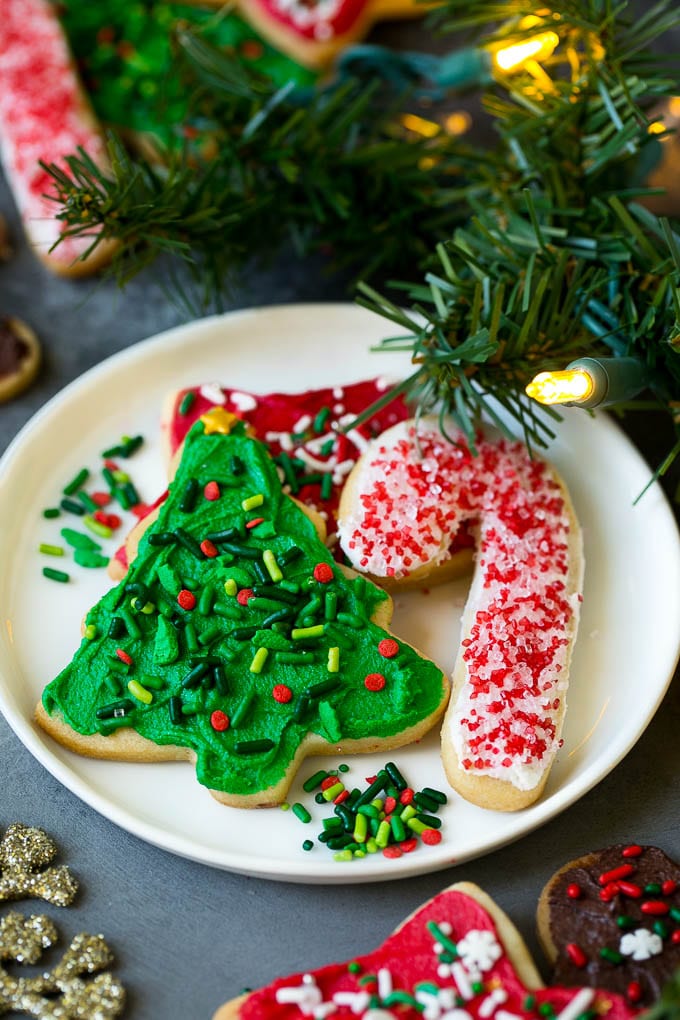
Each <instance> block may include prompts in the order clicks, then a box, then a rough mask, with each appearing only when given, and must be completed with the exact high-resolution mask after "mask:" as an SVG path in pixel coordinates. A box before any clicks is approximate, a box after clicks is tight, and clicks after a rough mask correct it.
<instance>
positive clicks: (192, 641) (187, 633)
mask: <svg viewBox="0 0 680 1020" xmlns="http://www.w3.org/2000/svg"><path fill="white" fill-rule="evenodd" d="M184 641H185V644H186V646H187V651H188V652H191V653H194V652H197V651H198V638H197V637H196V628H195V627H194V625H193V623H192V622H191V620H187V621H186V622H185V624H184Z"/></svg>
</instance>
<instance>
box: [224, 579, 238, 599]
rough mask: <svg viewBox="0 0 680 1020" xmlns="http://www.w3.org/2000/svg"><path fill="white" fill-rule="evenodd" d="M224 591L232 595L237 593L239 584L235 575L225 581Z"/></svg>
mask: <svg viewBox="0 0 680 1020" xmlns="http://www.w3.org/2000/svg"><path fill="white" fill-rule="evenodd" d="M224 591H225V594H227V595H230V596H232V597H233V596H234V595H236V594H237V592H238V585H237V583H236V581H235V580H234V578H233V577H229V578H227V580H226V581H225V582H224Z"/></svg>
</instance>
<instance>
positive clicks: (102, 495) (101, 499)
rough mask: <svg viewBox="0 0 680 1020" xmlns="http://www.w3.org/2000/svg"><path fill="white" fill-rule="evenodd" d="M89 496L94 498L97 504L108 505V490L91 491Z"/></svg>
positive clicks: (109, 499)
mask: <svg viewBox="0 0 680 1020" xmlns="http://www.w3.org/2000/svg"><path fill="white" fill-rule="evenodd" d="M90 498H91V499H92V500H94V502H95V503H96V504H97V506H108V505H109V503H110V502H111V498H112V497H111V496H110V495H109V493H108V492H91V493H90Z"/></svg>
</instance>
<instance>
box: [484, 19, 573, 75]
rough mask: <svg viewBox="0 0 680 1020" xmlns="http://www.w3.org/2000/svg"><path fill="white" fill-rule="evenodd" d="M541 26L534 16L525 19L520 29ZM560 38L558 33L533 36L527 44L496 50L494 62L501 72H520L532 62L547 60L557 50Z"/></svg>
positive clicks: (502, 47)
mask: <svg viewBox="0 0 680 1020" xmlns="http://www.w3.org/2000/svg"><path fill="white" fill-rule="evenodd" d="M538 24H540V19H539V18H537V17H535V16H534V15H529V16H528V17H526V18H523V19H522V21H521V22H520V25H519V27H520V28H525V29H526V28H532V27H533V26H534V25H538ZM559 41H560V37H559V36H558V35H557V33H556V32H540V33H539V34H537V35H532V37H531V38H530V39H527V40H526V42H518V43H512V44H511V45H510V46H501V47H500V48H498V49H495V50H494V53H493V61H494V64H495V66H496V67H497V68H498V70H500V71H505V72H512V71H520V70H522V68H523V67H524V66H525V65H526V64H527V63H528V62H530V61H539V60H546V59H547V58H548V57H550V56H552V54H553V52H554V50H555V49H556V48H557V46H558V44H559Z"/></svg>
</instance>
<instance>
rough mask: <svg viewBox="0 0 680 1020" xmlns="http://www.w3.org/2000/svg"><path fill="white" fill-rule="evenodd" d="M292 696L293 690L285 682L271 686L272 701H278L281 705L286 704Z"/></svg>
mask: <svg viewBox="0 0 680 1020" xmlns="http://www.w3.org/2000/svg"><path fill="white" fill-rule="evenodd" d="M292 697H293V692H292V691H291V689H290V687H287V686H286V684H276V686H275V687H273V688H272V698H273V699H274V701H278V702H279V704H281V705H287V704H288V702H289V701H290V700H291V698H292Z"/></svg>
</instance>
